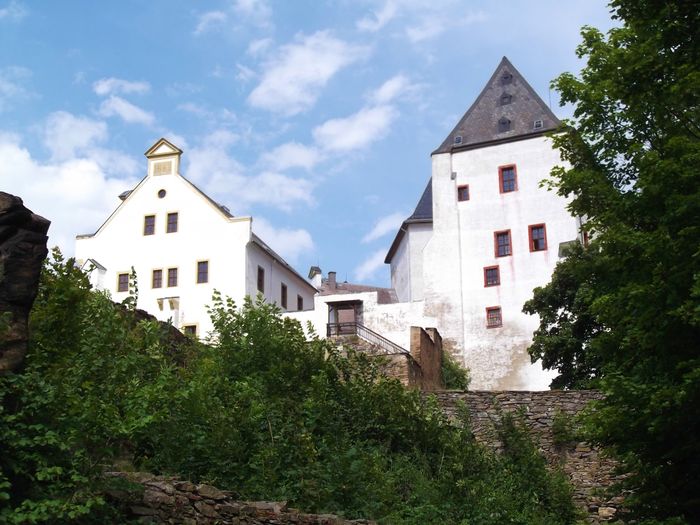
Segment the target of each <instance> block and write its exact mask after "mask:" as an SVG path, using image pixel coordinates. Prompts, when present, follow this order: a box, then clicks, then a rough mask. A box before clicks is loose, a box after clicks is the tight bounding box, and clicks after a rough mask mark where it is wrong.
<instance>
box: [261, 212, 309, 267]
mask: <svg viewBox="0 0 700 525" xmlns="http://www.w3.org/2000/svg"><path fill="white" fill-rule="evenodd" d="M253 231H254V232H255V233H256V234H257V235H258V236H259V237H260V238H261V239H262V240H263V241H265V242H266V243H267V245H268V246H270V248H272V249H273V250H275V251H276V252H277V253H279V254H280V255H281V256H282V257H284V258H285V259H286V260H287V261H288V262H296V261H297V260H298V259H299V255H301V254H303V253H308V252H310V251H312V250H313V249H314V242H313V239H312V238H311V234H310V233H309V232H308V231H306V230H304V229H301V228H299V229H291V228H275V227H274V226H273V225H272V224H270V223H269V222H268V221H267V220H266V219H264V218H262V217H255V218H254V219H253Z"/></svg>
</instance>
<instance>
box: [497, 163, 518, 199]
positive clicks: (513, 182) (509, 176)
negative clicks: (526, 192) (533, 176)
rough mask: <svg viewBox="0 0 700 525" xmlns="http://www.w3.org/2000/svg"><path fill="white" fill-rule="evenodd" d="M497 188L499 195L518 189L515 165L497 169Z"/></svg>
mask: <svg viewBox="0 0 700 525" xmlns="http://www.w3.org/2000/svg"><path fill="white" fill-rule="evenodd" d="M498 186H499V189H500V190H501V193H510V192H511V191H516V190H517V189H518V172H517V171H516V170H515V164H511V165H510V166H500V167H499V168H498Z"/></svg>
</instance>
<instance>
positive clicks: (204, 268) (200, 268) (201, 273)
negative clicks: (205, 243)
mask: <svg viewBox="0 0 700 525" xmlns="http://www.w3.org/2000/svg"><path fill="white" fill-rule="evenodd" d="M207 282H209V261H199V262H198V263H197V283H207Z"/></svg>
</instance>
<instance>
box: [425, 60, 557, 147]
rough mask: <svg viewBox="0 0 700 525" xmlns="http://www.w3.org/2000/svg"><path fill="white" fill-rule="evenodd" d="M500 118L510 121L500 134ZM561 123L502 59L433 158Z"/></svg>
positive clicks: (529, 134) (537, 132)
mask: <svg viewBox="0 0 700 525" xmlns="http://www.w3.org/2000/svg"><path fill="white" fill-rule="evenodd" d="M508 95H510V98H509V97H508ZM502 118H505V119H507V120H509V121H510V123H509V130H507V131H500V128H499V120H500V119H502ZM536 121H542V127H539V128H535V126H534V124H535V122H536ZM560 124H561V121H560V120H559V119H558V118H557V117H556V116H555V115H554V113H552V110H550V109H549V107H548V106H547V104H545V103H544V101H543V100H542V99H541V98H540V97H539V95H537V93H535V90H534V89H532V87H531V86H530V84H528V83H527V80H525V78H523V76H522V75H521V74H520V72H519V71H518V70H517V69H515V66H513V64H511V63H510V60H508V59H507V58H506V57H503V58H502V59H501V62H500V63H499V64H498V67H497V68H496V70H495V71H494V72H493V75H491V78H490V79H489V81H488V82H487V83H486V86H484V89H483V90H482V91H481V93H480V94H479V96H478V97H477V99H476V100H475V101H474V103H473V104H472V105H471V107H470V108H469V109H468V110H467V112H466V113H465V114H464V116H463V117H462V118H461V119H460V121H459V122H458V123H457V125H456V126H455V128H454V129H453V130H452V132H451V133H450V134H449V135H447V138H446V139H445V141H444V142H443V143H442V144H441V145H440V147H439V148H437V149H436V150H435V151H434V152H433V155H435V154H437V153H449V152H451V151H455V150H461V149H470V148H474V147H481V146H483V145H486V144H488V143H493V142H496V143H498V142H510V141H512V140H519V139H525V138H530V137H533V136H537V135H542V134H543V133H545V132H548V131H552V130H554V129H556V128H557V127H559V125H560ZM459 137H461V138H459ZM455 140H457V142H455Z"/></svg>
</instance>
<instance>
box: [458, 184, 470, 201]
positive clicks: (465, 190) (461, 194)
mask: <svg viewBox="0 0 700 525" xmlns="http://www.w3.org/2000/svg"><path fill="white" fill-rule="evenodd" d="M457 200H458V201H459V202H462V201H468V200H469V184H463V185H462V186H457Z"/></svg>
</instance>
